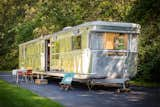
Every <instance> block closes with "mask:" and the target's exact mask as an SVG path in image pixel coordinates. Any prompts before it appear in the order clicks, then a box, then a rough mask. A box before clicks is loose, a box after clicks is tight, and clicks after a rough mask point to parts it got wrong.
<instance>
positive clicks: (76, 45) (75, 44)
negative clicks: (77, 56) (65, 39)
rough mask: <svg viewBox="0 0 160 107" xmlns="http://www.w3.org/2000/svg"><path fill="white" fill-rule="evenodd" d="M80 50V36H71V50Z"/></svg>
mask: <svg viewBox="0 0 160 107" xmlns="http://www.w3.org/2000/svg"><path fill="white" fill-rule="evenodd" d="M76 49H81V36H80V35H79V36H72V50H76Z"/></svg>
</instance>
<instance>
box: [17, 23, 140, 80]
mask: <svg viewBox="0 0 160 107" xmlns="http://www.w3.org/2000/svg"><path fill="white" fill-rule="evenodd" d="M139 33H140V25H139V24H134V23H122V22H104V21H93V22H87V23H84V24H81V25H78V26H74V27H66V28H64V29H63V30H62V31H59V32H57V33H54V34H51V35H47V36H42V37H39V38H37V39H34V40H31V41H28V42H25V43H22V44H20V45H19V67H20V68H22V67H24V68H27V67H30V68H32V69H33V72H34V73H37V74H44V75H52V76H63V74H64V73H66V72H74V73H75V79H77V80H87V79H94V81H95V82H97V83H98V82H103V83H124V82H125V81H126V80H128V79H130V78H132V77H133V76H134V75H135V74H136V72H137V40H138V34H139Z"/></svg>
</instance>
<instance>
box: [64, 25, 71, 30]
mask: <svg viewBox="0 0 160 107" xmlns="http://www.w3.org/2000/svg"><path fill="white" fill-rule="evenodd" d="M71 28H72V27H71V26H67V27H64V28H63V30H68V29H71Z"/></svg>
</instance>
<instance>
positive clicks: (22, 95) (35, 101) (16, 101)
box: [0, 80, 62, 107]
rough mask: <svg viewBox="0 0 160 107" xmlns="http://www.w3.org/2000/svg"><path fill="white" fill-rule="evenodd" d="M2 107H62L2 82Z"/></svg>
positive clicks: (0, 101) (0, 99)
mask: <svg viewBox="0 0 160 107" xmlns="http://www.w3.org/2000/svg"><path fill="white" fill-rule="evenodd" d="M0 107H62V105H60V104H59V103H57V102H54V101H52V100H50V99H48V98H45V97H40V96H38V95H36V94H34V93H32V92H31V91H29V90H26V89H23V88H18V87H17V86H14V85H11V84H8V83H7V82H5V81H2V80H0Z"/></svg>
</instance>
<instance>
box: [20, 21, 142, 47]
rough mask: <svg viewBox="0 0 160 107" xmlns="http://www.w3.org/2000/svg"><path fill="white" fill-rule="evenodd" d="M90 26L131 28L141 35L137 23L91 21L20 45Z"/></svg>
mask: <svg viewBox="0 0 160 107" xmlns="http://www.w3.org/2000/svg"><path fill="white" fill-rule="evenodd" d="M89 26H106V27H123V28H131V29H132V30H133V29H134V31H135V33H139V30H140V25H139V24H135V23H126V22H106V21H91V22H85V23H82V24H80V25H77V26H73V27H69V28H67V29H63V30H61V31H58V32H55V33H53V34H50V35H45V36H41V37H39V38H37V39H33V40H30V41H27V42H24V43H22V44H20V45H19V46H21V45H25V44H30V43H33V42H36V41H38V40H42V39H47V38H50V37H51V36H57V35H58V34H60V33H64V32H69V31H73V30H75V29H78V28H82V27H89ZM95 30H96V29H95ZM113 32H114V30H113Z"/></svg>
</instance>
